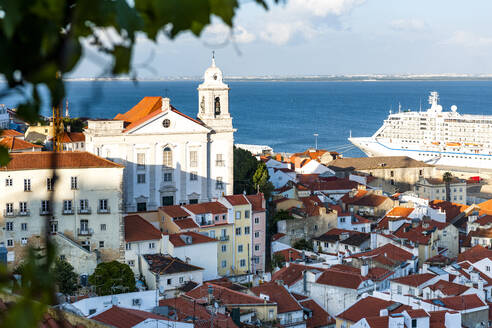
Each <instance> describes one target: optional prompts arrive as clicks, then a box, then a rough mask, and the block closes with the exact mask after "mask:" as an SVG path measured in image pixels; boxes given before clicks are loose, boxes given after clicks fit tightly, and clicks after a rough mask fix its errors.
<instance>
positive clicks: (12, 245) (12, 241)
mask: <svg viewBox="0 0 492 328" xmlns="http://www.w3.org/2000/svg"><path fill="white" fill-rule="evenodd" d="M7 247H14V240H13V239H7Z"/></svg>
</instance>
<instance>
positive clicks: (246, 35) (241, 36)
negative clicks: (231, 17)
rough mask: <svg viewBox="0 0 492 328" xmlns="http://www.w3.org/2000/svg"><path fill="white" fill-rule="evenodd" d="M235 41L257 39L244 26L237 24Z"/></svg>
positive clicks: (247, 41)
mask: <svg viewBox="0 0 492 328" xmlns="http://www.w3.org/2000/svg"><path fill="white" fill-rule="evenodd" d="M232 35H233V38H234V41H236V42H237V43H250V42H253V41H254V40H256V36H255V35H254V34H253V33H250V32H248V31H247V30H246V29H245V28H244V27H243V26H240V25H238V26H235V27H234V31H233V34H232Z"/></svg>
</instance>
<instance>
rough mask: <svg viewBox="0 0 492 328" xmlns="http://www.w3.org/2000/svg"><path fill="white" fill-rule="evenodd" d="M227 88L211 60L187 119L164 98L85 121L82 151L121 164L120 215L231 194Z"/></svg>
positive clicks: (231, 142) (231, 135)
mask: <svg viewBox="0 0 492 328" xmlns="http://www.w3.org/2000/svg"><path fill="white" fill-rule="evenodd" d="M234 131H235V129H234V128H233V126H232V118H231V116H230V114H229V87H228V86H227V84H225V83H224V82H223V81H222V71H221V70H220V69H219V68H218V67H217V66H215V59H212V66H210V67H209V68H208V69H207V70H206V71H205V74H204V81H203V83H202V84H200V85H199V86H198V115H197V118H196V119H194V118H191V117H189V116H187V115H185V114H183V113H181V112H180V111H178V110H177V109H176V108H174V107H173V106H172V105H171V103H170V100H169V98H162V97H145V98H143V99H142V100H141V101H140V102H139V103H138V104H137V105H135V106H134V107H133V108H132V109H130V110H129V111H127V112H126V113H124V114H118V115H116V117H115V118H114V119H112V120H90V121H88V127H87V129H86V130H85V131H84V134H85V141H86V145H85V146H86V150H87V151H88V152H91V153H94V154H96V155H98V156H102V157H105V158H107V159H110V160H112V161H114V162H116V163H119V164H123V165H124V166H125V170H124V188H123V190H124V200H123V203H124V208H123V209H122V210H124V211H125V212H135V211H145V210H147V211H152V210H156V209H157V208H158V207H159V206H164V205H172V204H192V203H197V202H202V201H209V200H212V199H214V198H218V197H219V196H221V195H223V194H224V195H230V194H232V193H233V163H234V159H233V145H234Z"/></svg>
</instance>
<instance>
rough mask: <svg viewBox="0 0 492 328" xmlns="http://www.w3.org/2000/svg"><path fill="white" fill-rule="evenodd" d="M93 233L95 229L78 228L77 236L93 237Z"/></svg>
mask: <svg viewBox="0 0 492 328" xmlns="http://www.w3.org/2000/svg"><path fill="white" fill-rule="evenodd" d="M93 233H94V229H92V228H87V227H83V228H77V235H79V236H92V234H93Z"/></svg>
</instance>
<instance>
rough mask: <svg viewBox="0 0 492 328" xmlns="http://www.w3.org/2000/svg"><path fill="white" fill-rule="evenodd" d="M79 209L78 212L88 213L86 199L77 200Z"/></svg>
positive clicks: (87, 201)
mask: <svg viewBox="0 0 492 328" xmlns="http://www.w3.org/2000/svg"><path fill="white" fill-rule="evenodd" d="M79 210H80V213H88V212H89V200H88V199H81V200H80V201H79Z"/></svg>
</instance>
